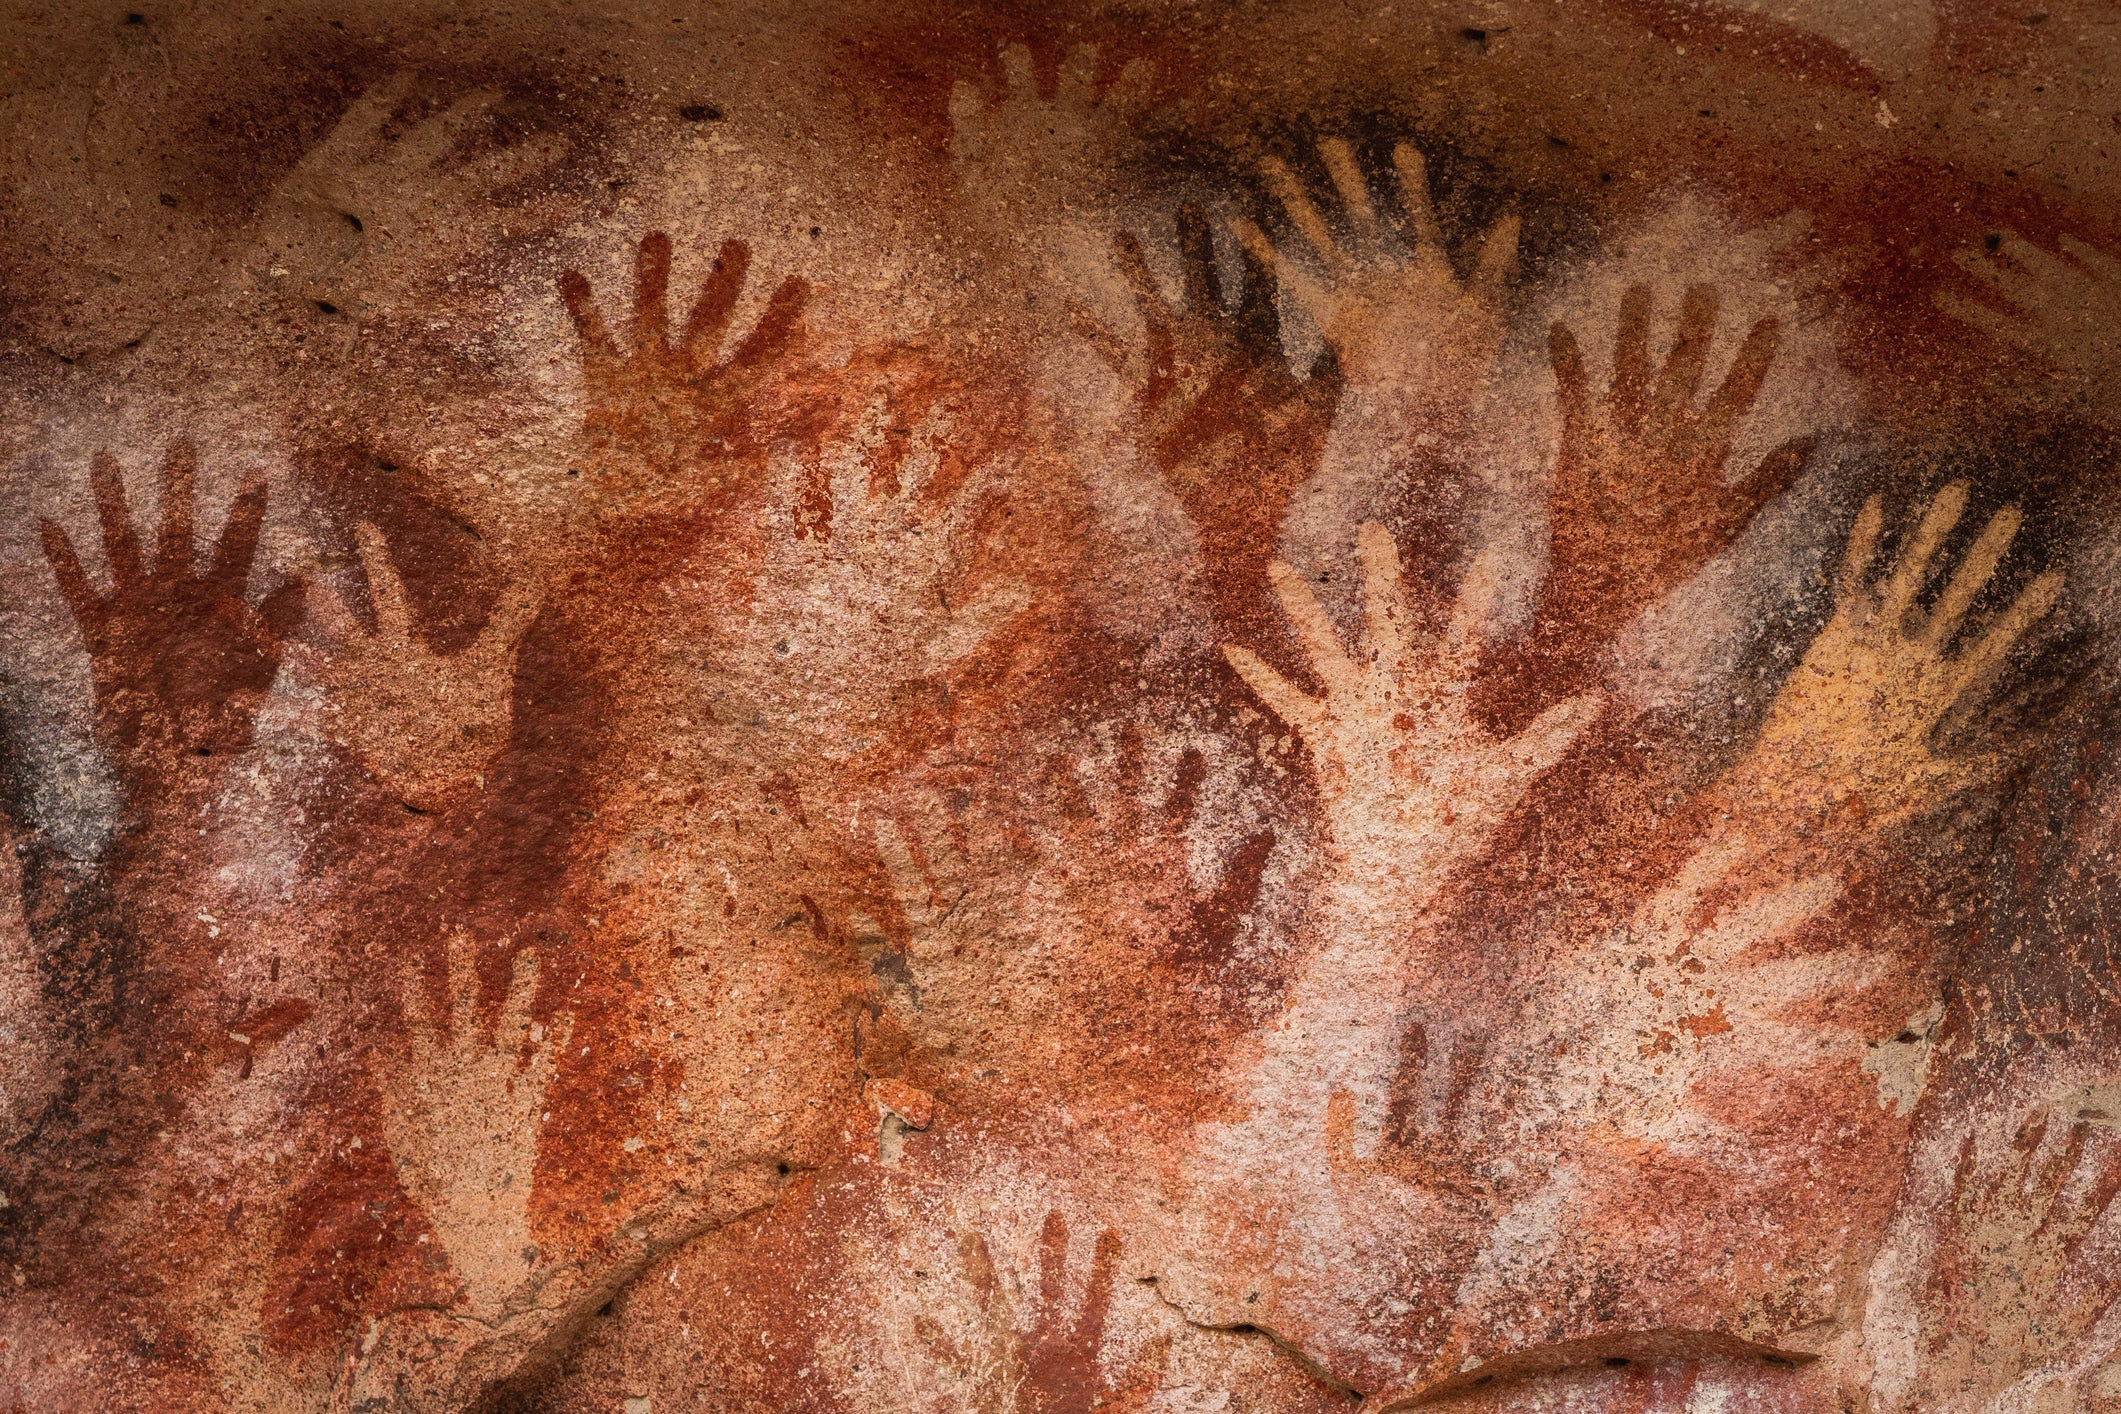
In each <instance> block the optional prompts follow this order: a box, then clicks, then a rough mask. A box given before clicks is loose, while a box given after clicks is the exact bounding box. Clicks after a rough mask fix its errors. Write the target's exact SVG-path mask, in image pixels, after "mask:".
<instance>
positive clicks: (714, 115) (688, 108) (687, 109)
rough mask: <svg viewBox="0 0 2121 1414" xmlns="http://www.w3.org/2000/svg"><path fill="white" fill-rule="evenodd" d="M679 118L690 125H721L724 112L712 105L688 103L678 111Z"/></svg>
mask: <svg viewBox="0 0 2121 1414" xmlns="http://www.w3.org/2000/svg"><path fill="white" fill-rule="evenodd" d="M678 116H679V117H680V118H683V119H684V120H685V121H686V122H688V123H719V122H721V121H722V110H721V109H719V108H717V107H715V106H714V105H713V104H712V103H688V104H686V105H685V106H684V107H682V108H680V109H678Z"/></svg>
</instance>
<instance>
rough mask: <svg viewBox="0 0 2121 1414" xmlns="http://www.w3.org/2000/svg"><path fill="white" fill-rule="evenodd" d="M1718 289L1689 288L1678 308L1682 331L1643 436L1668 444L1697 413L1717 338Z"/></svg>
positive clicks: (1659, 378)
mask: <svg viewBox="0 0 2121 1414" xmlns="http://www.w3.org/2000/svg"><path fill="white" fill-rule="evenodd" d="M1716 305H1717V299H1716V287H1715V286H1713V285H1689V286H1687V291H1686V295H1685V296H1684V297H1683V298H1682V299H1681V301H1680V304H1679V328H1678V331H1677V333H1676V334H1674V336H1673V339H1672V349H1671V352H1670V353H1668V354H1666V355H1665V360H1664V367H1663V369H1662V370H1660V371H1659V373H1658V375H1657V388H1656V391H1655V392H1653V393H1652V394H1651V395H1650V412H1649V417H1648V419H1647V421H1646V422H1645V425H1644V435H1646V436H1648V437H1650V438H1652V439H1654V441H1655V442H1656V443H1658V444H1663V443H1665V442H1666V441H1667V440H1668V439H1670V438H1671V437H1672V436H1673V434H1674V433H1675V432H1676V431H1677V429H1678V428H1679V427H1680V426H1682V425H1683V424H1684V422H1685V421H1686V419H1687V417H1688V415H1689V414H1691V413H1692V412H1693V410H1694V398H1695V396H1696V395H1697V394H1698V393H1699V392H1700V391H1701V377H1702V374H1703V373H1704V372H1706V371H1707V369H1708V365H1709V346H1710V344H1711V343H1712V342H1713V341H1714V339H1715V337H1716Z"/></svg>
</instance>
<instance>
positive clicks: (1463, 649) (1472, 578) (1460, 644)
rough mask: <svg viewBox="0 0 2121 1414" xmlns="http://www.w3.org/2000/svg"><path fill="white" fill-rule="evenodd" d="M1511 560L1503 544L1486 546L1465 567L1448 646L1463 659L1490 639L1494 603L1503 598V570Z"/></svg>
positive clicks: (1454, 604) (1448, 633)
mask: <svg viewBox="0 0 2121 1414" xmlns="http://www.w3.org/2000/svg"><path fill="white" fill-rule="evenodd" d="M1508 558H1509V557H1508V556H1507V555H1506V554H1505V553H1504V550H1503V548H1502V547H1501V546H1500V545H1486V546H1483V547H1482V548H1481V549H1480V551H1479V552H1478V553H1477V554H1475V555H1474V556H1473V560H1472V563H1470V564H1468V565H1467V566H1466V573H1465V578H1464V579H1462V580H1460V581H1459V582H1458V596H1457V598H1456V599H1455V600H1454V601H1453V603H1452V605H1451V625H1450V628H1449V629H1448V630H1447V631H1446V633H1445V643H1446V644H1447V645H1448V646H1449V648H1450V649H1451V650H1452V651H1453V652H1454V653H1456V654H1458V655H1460V656H1461V657H1463V656H1466V655H1470V654H1471V653H1473V652H1474V651H1476V650H1477V649H1478V648H1479V647H1480V645H1481V644H1482V643H1483V642H1485V641H1486V639H1487V632H1488V623H1489V621H1490V620H1491V619H1493V618H1494V614H1495V603H1496V601H1497V600H1498V599H1500V598H1501V597H1502V587H1503V569H1504V567H1505V565H1506V564H1507V562H1508Z"/></svg>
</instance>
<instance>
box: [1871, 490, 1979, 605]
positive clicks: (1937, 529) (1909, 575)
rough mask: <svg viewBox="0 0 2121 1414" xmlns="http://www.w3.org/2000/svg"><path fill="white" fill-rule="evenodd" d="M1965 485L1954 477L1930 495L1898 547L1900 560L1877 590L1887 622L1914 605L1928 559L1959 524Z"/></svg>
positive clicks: (1926, 573)
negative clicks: (1910, 533) (1920, 517)
mask: <svg viewBox="0 0 2121 1414" xmlns="http://www.w3.org/2000/svg"><path fill="white" fill-rule="evenodd" d="M1966 496H1967V485H1966V483H1965V482H1964V481H1953V482H1949V483H1947V484H1946V485H1945V487H1944V489H1943V490H1941V491H1939V492H1938V493H1937V494H1936V495H1935V496H1934V497H1932V498H1931V500H1930V503H1929V507H1928V509H1926V510H1925V511H1923V513H1922V520H1921V522H1920V523H1919V524H1917V525H1916V526H1915V533H1914V534H1913V535H1911V536H1909V537H1908V542H1907V544H1906V546H1905V547H1903V548H1902V550H1901V551H1900V560H1899V563H1898V564H1896V565H1894V566H1893V573H1892V577H1891V578H1889V579H1888V580H1886V582H1885V587H1884V588H1883V589H1882V590H1880V591H1879V594H1878V609H1879V612H1880V613H1881V614H1883V615H1884V616H1885V622H1887V623H1888V624H1897V623H1898V622H1900V618H1901V616H1902V615H1904V614H1905V613H1907V611H1908V609H1909V608H1911V607H1912V606H1913V605H1914V602H1915V596H1916V595H1917V594H1920V593H1921V592H1922V586H1923V584H1924V583H1926V582H1927V581H1928V579H1929V572H1930V562H1931V561H1932V560H1934V559H1936V558H1937V551H1938V549H1939V548H1941V547H1942V546H1943V544H1944V540H1945V537H1946V536H1948V535H1950V534H1951V533H1952V528H1953V527H1954V526H1956V525H1958V524H1959V517H1960V516H1962V515H1964V514H1965V513H1966Z"/></svg>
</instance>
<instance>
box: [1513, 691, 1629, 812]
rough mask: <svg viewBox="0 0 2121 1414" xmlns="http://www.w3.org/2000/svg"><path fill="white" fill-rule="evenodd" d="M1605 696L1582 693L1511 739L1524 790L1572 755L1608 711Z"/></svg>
mask: <svg viewBox="0 0 2121 1414" xmlns="http://www.w3.org/2000/svg"><path fill="white" fill-rule="evenodd" d="M1605 703H1606V699H1605V694H1604V693H1600V692H1585V693H1579V694H1578V695H1577V696H1575V697H1571V698H1567V699H1565V700H1564V701H1561V702H1557V703H1555V704H1554V705H1553V706H1551V707H1549V708H1547V710H1546V711H1544V712H1541V713H1540V714H1539V715H1538V716H1537V717H1534V718H1533V719H1532V723H1531V725H1530V726H1528V727H1526V728H1525V729H1524V730H1523V731H1521V732H1519V733H1518V734H1517V735H1516V736H1514V737H1512V738H1510V745H1509V752H1510V755H1511V757H1512V758H1513V760H1514V762H1515V770H1514V772H1513V774H1515V775H1516V777H1517V779H1518V782H1519V784H1520V788H1522V787H1524V786H1529V785H1531V783H1532V782H1533V781H1534V780H1536V779H1537V778H1538V777H1540V776H1542V775H1545V774H1546V773H1547V771H1549V770H1551V769H1552V768H1553V766H1554V764H1555V763H1556V762H1558V761H1559V760H1561V758H1562V757H1563V756H1565V755H1567V754H1568V751H1569V748H1570V747H1572V746H1574V745H1575V744H1576V739H1577V738H1578V737H1580V736H1582V735H1583V734H1584V732H1585V730H1586V729H1588V728H1589V727H1590V725H1591V723H1593V722H1595V721H1597V720H1598V714H1599V713H1600V712H1602V711H1604V710H1605Z"/></svg>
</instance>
